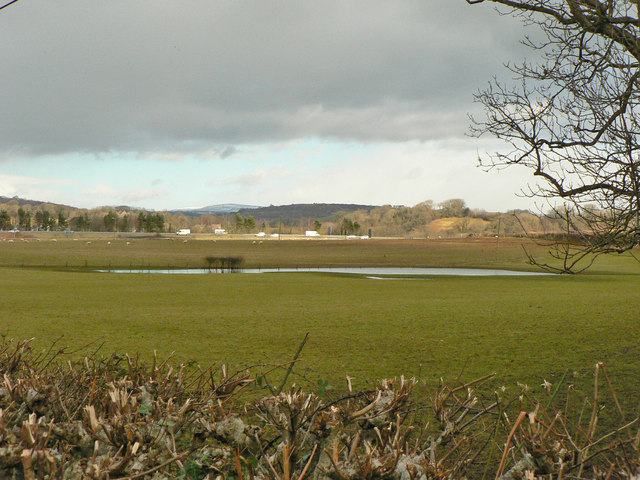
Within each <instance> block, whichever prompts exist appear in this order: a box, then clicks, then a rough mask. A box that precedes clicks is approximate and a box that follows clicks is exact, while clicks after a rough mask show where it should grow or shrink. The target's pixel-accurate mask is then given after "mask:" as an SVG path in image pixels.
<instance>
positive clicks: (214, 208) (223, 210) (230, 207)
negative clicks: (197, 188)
mask: <svg viewBox="0 0 640 480" xmlns="http://www.w3.org/2000/svg"><path fill="white" fill-rule="evenodd" d="M256 208H260V207H258V206H253V205H241V204H238V203H222V204H219V205H209V206H208V207H201V208H182V209H179V210H171V212H174V213H184V214H185V215H205V214H210V215H226V214H229V213H236V212H238V211H240V210H253V209H256Z"/></svg>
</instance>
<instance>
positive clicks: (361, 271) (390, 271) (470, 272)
mask: <svg viewBox="0 0 640 480" xmlns="http://www.w3.org/2000/svg"><path fill="white" fill-rule="evenodd" d="M98 271H99V272H103V273H107V272H108V273H147V274H149V273H156V274H158V273H163V274H187V275H193V274H205V273H207V274H208V273H221V272H220V271H216V270H209V269H207V268H200V269H195V268H190V269H164V270H153V269H122V270H98ZM309 272H318V273H343V274H355V275H367V276H370V275H452V276H462V277H481V276H484V277H497V276H533V275H551V274H550V273H546V272H523V271H518V270H497V269H484V268H420V267H363V268H354V267H345V268H340V267H335V268H334V267H331V268H323V267H319V268H244V269H241V270H237V271H235V272H233V273H309ZM224 273H229V272H224ZM371 278H373V277H371Z"/></svg>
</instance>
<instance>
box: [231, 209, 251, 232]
mask: <svg viewBox="0 0 640 480" xmlns="http://www.w3.org/2000/svg"><path fill="white" fill-rule="evenodd" d="M255 228H256V219H255V218H253V216H252V215H249V216H248V217H243V216H242V215H241V214H240V213H236V230H237V231H238V232H242V231H247V232H250V231H252V230H253V229H255Z"/></svg>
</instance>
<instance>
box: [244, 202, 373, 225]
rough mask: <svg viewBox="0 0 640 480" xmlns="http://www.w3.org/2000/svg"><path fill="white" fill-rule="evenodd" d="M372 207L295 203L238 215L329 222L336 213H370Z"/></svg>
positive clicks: (257, 209) (266, 218)
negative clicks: (310, 219) (362, 211)
mask: <svg viewBox="0 0 640 480" xmlns="http://www.w3.org/2000/svg"><path fill="white" fill-rule="evenodd" d="M374 208H376V207H375V206H373V205H356V204H352V203H295V204H291V205H270V206H268V207H261V208H253V209H242V210H239V211H238V213H239V214H240V215H243V216H248V215H251V216H253V217H255V218H256V219H260V220H266V221H271V220H278V219H283V220H284V219H289V220H291V219H300V218H312V219H316V218H317V219H320V220H329V219H331V217H332V216H333V215H335V214H336V213H339V212H342V213H352V212H355V211H358V210H364V211H366V212H370V211H371V210H373V209H374Z"/></svg>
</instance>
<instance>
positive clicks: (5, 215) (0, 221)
mask: <svg viewBox="0 0 640 480" xmlns="http://www.w3.org/2000/svg"><path fill="white" fill-rule="evenodd" d="M11 227H12V225H11V217H10V216H9V212H7V211H6V210H0V230H11Z"/></svg>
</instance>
